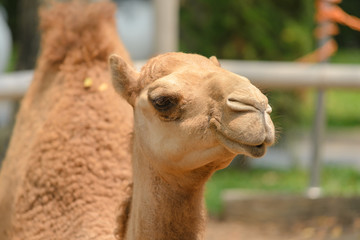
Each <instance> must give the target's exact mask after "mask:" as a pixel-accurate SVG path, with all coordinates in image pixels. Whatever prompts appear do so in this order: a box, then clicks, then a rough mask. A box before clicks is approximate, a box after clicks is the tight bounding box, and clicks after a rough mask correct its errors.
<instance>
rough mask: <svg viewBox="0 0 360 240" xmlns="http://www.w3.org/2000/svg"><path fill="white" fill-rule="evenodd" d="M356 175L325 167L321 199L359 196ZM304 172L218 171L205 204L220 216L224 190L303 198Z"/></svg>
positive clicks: (211, 182) (206, 194) (306, 184)
mask: <svg viewBox="0 0 360 240" xmlns="http://www.w3.org/2000/svg"><path fill="white" fill-rule="evenodd" d="M359 179H360V172H359V171H356V170H354V169H351V168H334V167H331V168H330V167H326V168H325V169H324V170H323V173H322V188H323V191H324V194H325V195H336V196H338V195H341V196H350V195H359V194H360V181H359ZM308 181H309V178H308V174H307V171H306V170H300V169H297V170H295V169H294V170H286V171H285V170H268V169H251V170H248V171H239V170H235V169H225V170H221V171H218V172H216V173H215V174H214V176H213V177H212V178H211V179H210V181H209V182H208V183H207V186H206V193H205V197H206V204H207V208H208V210H209V212H210V214H211V215H218V214H219V213H220V212H221V207H222V206H221V200H220V194H221V192H222V191H223V190H224V189H231V188H240V189H248V190H262V191H269V192H280V193H293V194H303V193H304V192H305V190H306V188H307V186H308Z"/></svg>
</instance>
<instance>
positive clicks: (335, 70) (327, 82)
mask: <svg viewBox="0 0 360 240" xmlns="http://www.w3.org/2000/svg"><path fill="white" fill-rule="evenodd" d="M144 63H145V62H144V61H137V62H136V63H135V65H136V67H137V68H138V69H140V68H141V66H142V65H143V64H144ZM220 63H221V65H222V67H223V68H224V69H227V70H229V71H231V72H234V73H236V74H239V75H242V76H245V77H247V78H249V79H250V80H251V82H252V83H253V84H254V85H256V86H258V87H261V88H269V89H294V88H351V89H352V88H360V66H359V65H350V64H304V63H294V62H262V61H239V60H220ZM32 75H33V71H19V72H13V73H7V74H3V75H0V100H1V99H19V98H21V97H22V96H24V94H25V92H26V90H27V88H28V87H29V85H30V82H31V79H32Z"/></svg>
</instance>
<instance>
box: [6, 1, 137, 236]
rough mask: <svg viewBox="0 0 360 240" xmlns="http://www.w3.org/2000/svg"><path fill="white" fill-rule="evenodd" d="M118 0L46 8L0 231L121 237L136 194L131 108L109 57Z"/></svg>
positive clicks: (116, 46)
mask: <svg viewBox="0 0 360 240" xmlns="http://www.w3.org/2000/svg"><path fill="white" fill-rule="evenodd" d="M114 13H115V6H113V4H111V3H106V2H100V3H93V4H89V5H87V4H85V3H81V2H79V1H78V2H74V3H57V4H54V5H52V6H45V7H44V8H43V9H42V10H41V12H40V16H41V31H42V42H41V47H42V49H41V55H40V57H39V59H38V63H37V67H36V70H35V73H34V77H33V81H32V83H31V86H30V88H29V90H28V92H27V93H26V95H25V97H24V99H23V100H22V103H21V108H20V110H19V113H18V115H17V119H16V125H15V128H14V132H13V136H12V139H11V143H10V146H9V149H8V152H7V155H6V158H5V160H4V162H3V165H2V169H1V173H0V214H1V217H0V239H1V240H8V239H9V240H10V239H14V240H15V239H19V240H20V239H21V240H23V239H27V240H35V239H47V240H50V239H59V240H60V239H67V240H70V239H115V236H114V229H115V228H116V227H117V225H118V224H116V218H118V219H119V221H121V219H122V218H123V217H126V216H123V215H122V214H120V215H119V216H117V213H118V212H119V211H120V212H122V211H121V209H119V208H121V207H124V208H126V205H127V204H128V199H129V197H130V196H131V192H132V191H131V185H132V170H131V163H130V161H131V151H130V141H129V139H130V138H131V132H132V126H133V112H132V110H131V108H130V106H129V104H128V103H126V102H125V101H124V100H122V99H121V98H120V97H119V96H118V95H117V94H116V93H115V91H114V90H113V88H112V86H111V81H110V79H111V78H110V74H109V70H108V65H107V59H108V56H109V55H110V54H111V53H114V52H117V53H118V54H119V55H121V56H123V57H124V58H125V59H127V61H128V62H129V63H130V64H131V62H130V59H129V56H128V53H127V52H126V50H125V49H124V47H123V45H122V43H121V41H120V40H119V38H118V36H117V32H116V27H115V20H114V18H113V15H114Z"/></svg>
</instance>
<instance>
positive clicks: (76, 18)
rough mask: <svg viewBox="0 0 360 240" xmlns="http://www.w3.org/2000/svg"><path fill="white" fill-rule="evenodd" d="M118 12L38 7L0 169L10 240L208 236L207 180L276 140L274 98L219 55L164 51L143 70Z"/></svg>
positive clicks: (4, 225) (4, 235)
mask: <svg viewBox="0 0 360 240" xmlns="http://www.w3.org/2000/svg"><path fill="white" fill-rule="evenodd" d="M113 11H114V9H113V6H112V5H111V4H109V3H104V2H98V3H92V4H89V5H84V4H83V3H81V2H79V1H76V2H66V3H57V4H54V5H53V6H51V7H48V8H45V9H44V10H43V11H42V12H41V18H42V20H41V29H42V32H43V34H42V52H41V55H40V58H39V60H38V65H37V69H36V72H35V75H34V79H33V82H32V84H31V86H30V89H29V91H28V92H27V94H26V96H25V98H24V99H23V102H22V105H21V109H20V112H19V114H18V116H17V121H16V126H15V129H14V133H13V137H12V139H11V143H10V147H9V150H8V152H7V155H6V158H5V161H4V163H3V166H2V169H1V173H0V212H1V218H0V239H2V240H3V239H4V240H10V239H13V240H17V239H27V240H35V239H36V240H37V239H59V240H60V239H69V240H71V239H106V240H107V239H111V240H113V239H118V240H120V239H126V240H134V239H141V240H146V239H157V240H161V239H168V240H172V239H188V240H191V239H203V233H204V221H205V210H204V205H203V197H202V195H203V189H204V184H205V182H206V181H207V180H208V179H209V177H210V176H211V175H212V174H213V173H214V172H215V171H216V170H218V169H222V168H225V167H226V166H227V165H228V164H229V163H230V162H231V159H232V158H233V157H234V156H235V155H236V154H245V155H249V156H252V157H260V156H262V155H263V154H265V151H266V149H267V147H268V146H270V145H272V144H273V142H274V126H273V124H272V122H271V119H270V113H271V108H270V106H269V105H268V100H267V98H266V97H265V96H264V95H263V94H262V93H261V92H260V91H259V90H258V89H257V88H256V87H254V86H253V85H252V84H251V83H250V82H249V80H248V79H246V78H244V77H241V76H238V75H235V74H233V73H231V72H228V71H226V70H224V69H222V68H221V67H220V64H219V62H218V61H217V59H216V58H215V57H211V58H210V59H208V58H206V57H203V56H200V55H196V54H185V53H167V54H163V55H159V56H157V57H154V58H152V59H151V60H149V61H148V62H147V63H146V64H145V66H144V67H143V68H142V70H141V71H140V72H137V71H135V70H134V68H133V67H132V63H131V60H130V58H129V57H128V54H127V53H126V50H125V49H124V47H123V45H122V44H121V41H120V40H119V39H118V37H117V34H116V30H115V24H114V19H113V17H111V13H113ZM111 53H115V55H112V56H111V57H110V60H109V61H110V72H111V73H110V72H109V70H108V67H107V58H108V56H109V55H110V54H111ZM110 78H111V79H112V84H113V86H114V89H113V88H111V87H110V86H109V85H110V84H111V82H110ZM116 92H117V93H118V94H116ZM120 96H121V97H120ZM131 106H132V107H131ZM131 155H132V157H131ZM130 158H132V160H130ZM115 228H116V232H115V234H114V230H115Z"/></svg>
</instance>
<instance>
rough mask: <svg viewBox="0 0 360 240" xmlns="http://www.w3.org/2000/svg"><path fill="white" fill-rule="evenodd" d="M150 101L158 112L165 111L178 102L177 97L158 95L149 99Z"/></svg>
mask: <svg viewBox="0 0 360 240" xmlns="http://www.w3.org/2000/svg"><path fill="white" fill-rule="evenodd" d="M151 103H152V105H153V106H154V107H155V108H156V110H158V111H159V112H166V111H168V110H170V109H172V108H173V107H174V106H176V105H177V104H178V99H177V98H174V97H169V96H160V97H156V98H155V99H153V100H151Z"/></svg>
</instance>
